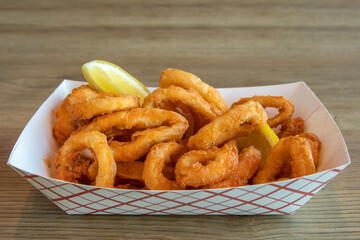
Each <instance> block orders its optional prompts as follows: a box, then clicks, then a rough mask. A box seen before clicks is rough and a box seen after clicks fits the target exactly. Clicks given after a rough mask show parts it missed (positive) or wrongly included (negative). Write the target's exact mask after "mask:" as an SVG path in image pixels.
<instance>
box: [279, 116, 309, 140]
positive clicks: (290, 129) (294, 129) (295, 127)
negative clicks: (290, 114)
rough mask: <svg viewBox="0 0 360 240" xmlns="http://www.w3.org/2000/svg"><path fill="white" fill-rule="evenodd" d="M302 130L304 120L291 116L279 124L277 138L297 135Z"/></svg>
mask: <svg viewBox="0 0 360 240" xmlns="http://www.w3.org/2000/svg"><path fill="white" fill-rule="evenodd" d="M303 132H304V120H303V119H302V118H301V117H297V118H292V119H288V120H286V121H284V122H283V123H282V124H281V132H280V133H279V134H278V136H279V138H284V137H288V136H295V135H299V134H301V133H303Z"/></svg>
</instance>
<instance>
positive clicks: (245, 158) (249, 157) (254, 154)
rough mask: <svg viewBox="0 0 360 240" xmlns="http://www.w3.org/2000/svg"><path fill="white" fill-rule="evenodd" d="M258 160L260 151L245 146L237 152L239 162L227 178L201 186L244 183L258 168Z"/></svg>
mask: <svg viewBox="0 0 360 240" xmlns="http://www.w3.org/2000/svg"><path fill="white" fill-rule="evenodd" d="M260 162H261V152H260V151H259V150H258V149H256V148H255V147H254V146H250V147H247V148H245V149H243V150H242V151H241V153H240V154H239V164H238V166H237V169H236V171H235V173H233V174H232V175H230V177H229V178H228V179H225V180H223V181H221V182H219V183H215V184H212V185H206V186H204V187H202V188H206V189H208V188H228V187H239V186H243V185H246V184H247V183H248V181H249V179H251V178H252V177H253V176H254V174H255V173H256V171H257V170H258V169H259V166H260Z"/></svg>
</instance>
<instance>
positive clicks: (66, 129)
mask: <svg viewBox="0 0 360 240" xmlns="http://www.w3.org/2000/svg"><path fill="white" fill-rule="evenodd" d="M75 129H76V122H75V121H74V120H73V119H72V118H71V116H70V114H69V112H68V111H67V110H66V107H65V102H64V101H63V102H62V104H61V105H60V107H59V109H58V110H57V111H56V121H55V125H54V127H53V136H54V137H55V138H56V139H57V140H58V142H59V143H60V145H63V144H64V142H65V141H66V139H68V138H69V137H70V135H71V133H72V132H73V131H75Z"/></svg>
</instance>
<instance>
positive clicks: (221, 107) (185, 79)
mask: <svg viewBox="0 0 360 240" xmlns="http://www.w3.org/2000/svg"><path fill="white" fill-rule="evenodd" d="M171 85H174V86H179V87H182V88H185V89H188V90H189V89H194V90H195V91H196V92H198V93H199V94H200V95H201V96H202V98H203V99H205V101H206V102H208V103H210V104H212V105H213V108H214V109H213V111H214V112H216V111H220V112H222V113H224V112H226V111H227V105H226V102H225V100H224V99H223V97H222V96H221V95H220V93H219V92H218V91H217V90H216V89H215V88H213V87H212V86H210V85H208V84H206V83H204V82H203V81H201V80H200V78H198V77H197V76H195V75H194V74H191V73H188V72H185V71H181V70H178V69H173V68H168V69H166V70H165V71H163V72H162V74H161V77H160V82H159V86H160V87H161V88H167V87H170V86H171ZM216 109H217V110H216Z"/></svg>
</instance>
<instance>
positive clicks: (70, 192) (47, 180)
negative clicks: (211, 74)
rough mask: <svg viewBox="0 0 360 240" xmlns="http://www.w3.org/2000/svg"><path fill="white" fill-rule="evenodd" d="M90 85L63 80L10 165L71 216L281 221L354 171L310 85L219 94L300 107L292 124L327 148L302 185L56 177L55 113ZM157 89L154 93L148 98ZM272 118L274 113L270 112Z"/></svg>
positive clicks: (33, 121)
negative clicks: (155, 183) (143, 186)
mask: <svg viewBox="0 0 360 240" xmlns="http://www.w3.org/2000/svg"><path fill="white" fill-rule="evenodd" d="M82 84H85V82H77V81H70V80H64V81H63V82H62V83H61V84H60V85H59V87H58V88H57V89H56V90H55V91H54V92H53V93H52V94H51V95H50V96H49V98H48V99H47V100H46V101H45V102H44V103H43V104H42V105H41V107H40V108H39V109H38V110H37V112H36V113H35V115H34V116H33V117H32V118H31V120H30V121H29V123H28V124H27V125H26V127H25V128H24V130H23V132H22V133H21V135H20V137H19V139H18V140H17V142H16V144H15V146H14V148H13V150H12V152H11V154H10V157H9V160H8V165H9V166H11V167H12V168H14V169H15V170H16V171H17V172H18V173H19V174H20V175H22V176H23V177H24V178H25V179H26V180H28V181H29V182H30V183H31V184H32V185H33V186H34V187H35V188H37V189H38V190H39V191H40V192H42V193H43V194H44V195H45V196H46V197H47V198H49V199H50V200H51V201H52V202H53V203H55V204H56V205H57V206H58V207H60V208H61V209H62V210H64V211H65V212H66V213H68V214H127V215H131V214H132V215H140V214H141V215H142V214H144V215H145V214H175V215H182V214H185V215H192V214H196V215H275V214H292V213H294V212H295V211H296V210H297V209H299V208H300V207H301V206H302V205H304V204H305V203H306V202H307V201H308V200H309V199H310V198H311V197H312V196H314V195H315V194H316V193H317V192H318V191H319V190H320V189H322V188H323V187H324V186H325V185H326V184H327V183H328V182H329V181H330V180H331V179H333V178H334V177H335V176H336V175H337V174H338V173H339V172H340V171H341V170H343V169H344V168H345V167H346V166H347V165H349V164H350V157H349V153H348V150H347V147H346V144H345V141H344V138H343V136H342V135H341V133H340V131H339V129H338V127H337V126H336V124H335V122H334V121H333V119H332V118H331V116H330V114H329V113H328V112H327V110H326V109H325V107H324V106H323V105H322V104H321V102H320V101H319V99H318V98H317V97H316V96H315V94H314V93H313V92H312V91H311V90H310V88H309V87H308V86H307V85H306V84H305V83H304V82H295V83H290V84H282V85H272V86H263V87H246V88H224V89H218V90H219V91H220V93H221V95H222V96H223V97H224V99H225V100H226V102H227V103H228V105H231V103H232V102H234V101H236V100H238V99H239V98H240V97H250V96H253V95H281V96H284V97H285V98H287V99H288V100H290V101H291V102H292V103H293V104H294V106H295V113H294V115H293V117H297V116H301V117H302V118H303V119H304V121H305V132H312V133H315V134H316V135H317V136H318V137H319V139H320V140H321V142H322V149H321V152H320V160H319V163H320V164H319V167H318V172H317V173H315V174H312V175H308V176H305V177H301V178H294V179H290V180H287V181H281V182H272V183H267V184H258V185H249V186H243V187H236V188H223V189H206V190H182V191H174V190H167V191H154V190H126V189H112V188H98V187H94V186H88V185H82V184H75V183H68V182H64V181H60V180H56V179H53V178H52V172H51V170H50V169H49V168H48V167H46V165H45V164H44V159H54V158H55V153H57V152H58V145H57V143H56V141H55V139H54V138H53V136H52V127H53V125H54V122H55V112H56V110H57V108H58V107H59V105H60V104H61V102H62V100H63V99H64V98H65V97H66V96H67V95H68V94H69V93H70V92H71V89H73V88H75V87H78V86H80V85H82ZM154 89H155V88H149V90H150V91H152V90H154ZM269 114H271V113H269Z"/></svg>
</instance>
